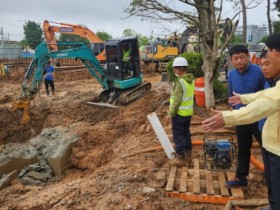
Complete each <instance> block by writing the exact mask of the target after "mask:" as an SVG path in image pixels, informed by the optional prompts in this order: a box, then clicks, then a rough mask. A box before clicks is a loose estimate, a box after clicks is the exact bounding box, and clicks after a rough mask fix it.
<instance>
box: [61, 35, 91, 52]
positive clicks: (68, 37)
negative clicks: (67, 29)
mask: <svg viewBox="0 0 280 210" xmlns="http://www.w3.org/2000/svg"><path fill="white" fill-rule="evenodd" d="M58 40H59V41H60V42H84V43H85V44H86V45H87V46H88V47H90V43H89V40H88V39H84V38H82V37H80V36H79V35H76V34H60V36H59V39H58ZM70 48H72V46H71V45H61V46H59V49H60V50H65V49H70Z"/></svg>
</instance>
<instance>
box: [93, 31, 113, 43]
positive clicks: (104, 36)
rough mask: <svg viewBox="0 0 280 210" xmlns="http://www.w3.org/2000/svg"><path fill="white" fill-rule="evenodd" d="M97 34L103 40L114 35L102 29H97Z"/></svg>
mask: <svg viewBox="0 0 280 210" xmlns="http://www.w3.org/2000/svg"><path fill="white" fill-rule="evenodd" d="M96 35H97V36H98V37H99V38H100V39H102V40H103V41H106V40H108V39H112V36H111V35H110V34H108V33H107V32H104V31H103V32H101V31H97V32H96Z"/></svg>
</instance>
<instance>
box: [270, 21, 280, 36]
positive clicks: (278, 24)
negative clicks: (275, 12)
mask: <svg viewBox="0 0 280 210" xmlns="http://www.w3.org/2000/svg"><path fill="white" fill-rule="evenodd" d="M272 25H273V33H279V32H280V21H274V22H273V23H272Z"/></svg>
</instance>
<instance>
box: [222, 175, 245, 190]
mask: <svg viewBox="0 0 280 210" xmlns="http://www.w3.org/2000/svg"><path fill="white" fill-rule="evenodd" d="M247 186H248V181H247V179H238V178H237V177H234V178H233V179H232V180H230V181H227V182H226V183H225V187H226V188H229V189H230V188H245V187H247Z"/></svg>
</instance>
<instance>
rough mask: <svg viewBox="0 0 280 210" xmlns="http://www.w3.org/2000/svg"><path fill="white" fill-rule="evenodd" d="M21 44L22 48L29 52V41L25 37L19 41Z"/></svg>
mask: <svg viewBox="0 0 280 210" xmlns="http://www.w3.org/2000/svg"><path fill="white" fill-rule="evenodd" d="M19 46H20V47H21V49H25V52H27V47H28V44H27V41H26V40H25V39H23V40H21V41H20V42H19Z"/></svg>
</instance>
